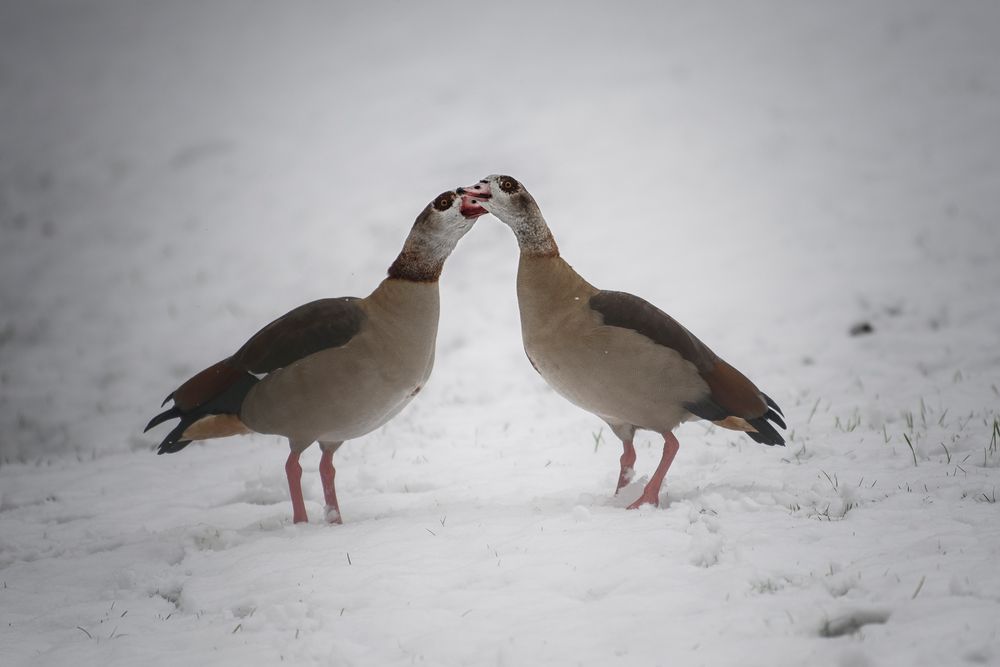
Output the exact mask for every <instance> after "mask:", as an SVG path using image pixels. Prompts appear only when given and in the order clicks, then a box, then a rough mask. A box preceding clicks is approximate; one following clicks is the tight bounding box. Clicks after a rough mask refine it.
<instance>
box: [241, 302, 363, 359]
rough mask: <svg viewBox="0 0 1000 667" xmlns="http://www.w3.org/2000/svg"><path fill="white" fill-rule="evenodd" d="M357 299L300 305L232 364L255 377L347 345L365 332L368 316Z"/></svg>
mask: <svg viewBox="0 0 1000 667" xmlns="http://www.w3.org/2000/svg"><path fill="white" fill-rule="evenodd" d="M358 301H359V299H357V298H355V297H341V298H337V299H320V300H318V301H312V302H310V303H307V304H305V305H302V306H299V307H298V308H295V309H294V310H292V311H290V312H288V313H286V314H285V315H283V316H282V317H279V318H278V319H276V320H275V321H273V322H271V323H270V324H268V325H267V326H266V327H264V328H263V329H261V330H260V331H258V332H257V333H256V334H255V335H254V336H253V338H251V339H250V340H248V341H247V342H246V344H245V345H244V346H243V347H241V348H240V349H239V351H237V352H236V354H234V355H233V356H232V357H231V359H230V362H231V363H232V364H233V365H234V366H236V367H238V368H242V369H245V370H247V371H249V372H251V373H254V374H258V375H259V374H261V373H270V372H271V371H274V370H277V369H279V368H283V367H285V366H289V365H291V364H293V363H295V362H296V361H298V360H299V359H303V358H305V357H308V356H309V355H311V354H315V353H316V352H320V351H322V350H326V349H329V348H332V347H341V346H343V345H346V344H347V343H348V342H350V340H351V339H352V338H354V336H356V335H357V333H358V332H359V331H360V330H361V326H362V325H363V323H364V321H365V313H364V311H363V310H362V309H361V306H359V305H358V303H357V302H358Z"/></svg>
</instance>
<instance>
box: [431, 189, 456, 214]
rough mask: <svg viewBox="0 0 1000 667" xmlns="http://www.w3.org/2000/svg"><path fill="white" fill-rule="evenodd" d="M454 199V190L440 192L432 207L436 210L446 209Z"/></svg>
mask: <svg viewBox="0 0 1000 667" xmlns="http://www.w3.org/2000/svg"><path fill="white" fill-rule="evenodd" d="M453 201H455V193H454V192H442V193H441V194H439V195H438V196H437V199H435V200H434V208H435V209H436V210H438V211H447V210H448V209H449V208H451V204H452V202H453Z"/></svg>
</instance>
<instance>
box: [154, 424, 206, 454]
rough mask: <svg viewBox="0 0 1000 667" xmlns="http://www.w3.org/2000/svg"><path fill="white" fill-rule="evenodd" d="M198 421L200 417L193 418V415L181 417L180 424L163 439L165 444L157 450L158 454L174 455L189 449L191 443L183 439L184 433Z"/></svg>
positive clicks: (162, 443)
mask: <svg viewBox="0 0 1000 667" xmlns="http://www.w3.org/2000/svg"><path fill="white" fill-rule="evenodd" d="M198 419H200V417H193V416H191V415H186V416H184V417H181V421H180V423H179V424H177V426H175V427H174V428H173V430H172V431H170V433H168V434H167V437H165V438H164V439H163V442H161V443H160V446H159V448H157V450H156V453H157V454H173V453H175V452H179V451H181V450H182V449H184V448H185V447H187V446H188V445H189V444H190V443H191V441H190V440H184V439H182V436H183V435H184V431H186V430H187V427H188V426H190V425H191V424H193V423H195V422H196V421H198Z"/></svg>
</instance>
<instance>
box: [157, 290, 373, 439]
mask: <svg viewBox="0 0 1000 667" xmlns="http://www.w3.org/2000/svg"><path fill="white" fill-rule="evenodd" d="M357 301H358V299H357V298H355V297H342V298H339V299H320V300H318V301H312V302H310V303H307V304H305V305H302V306H299V307H298V308H295V309H294V310H292V311H290V312H288V313H286V314H284V315H282V316H281V317H279V318H278V319H276V320H274V321H273V322H271V323H270V324H268V325H267V326H266V327H264V328H263V329H261V330H260V331H258V332H257V333H256V334H255V335H254V336H253V337H252V338H251V339H250V340H248V341H247V342H246V344H245V345H243V347H241V348H240V349H239V350H238V351H237V352H236V354H234V355H233V356H231V357H229V358H228V359H224V360H222V361H220V362H218V363H216V364H213V365H212V366H209V367H208V368H206V369H205V370H203V371H201V372H200V373H198V374H196V375H195V376H194V377H192V378H191V379H189V380H188V381H187V382H185V383H184V384H182V385H181V386H180V387H178V388H177V390H176V391H174V392H173V393H172V394H170V395H169V396H167V400H165V401H164V403H166V402H167V401H169V400H171V399H173V401H174V404H173V405H172V406H171V407H170V408H168V409H167V410H165V411H164V412H161V413H160V414H158V415H156V416H155V417H153V418H152V419H151V420H150V421H149V424H147V425H146V429H145V430H146V431H148V430H149V429H151V428H153V427H154V426H156V425H157V424H161V423H163V422H165V421H169V420H171V419H174V418H180V422H179V423H178V424H177V425H176V426H175V427H174V429H173V430H172V431H171V432H170V433H169V434H167V437H166V438H164V440H163V442H162V443H160V448H159V453H160V454H163V453H169V452H176V451H180V450H181V449H183V448H184V447H185V446H186V445H187V444H188V442H190V440H185V439H184V437H183V436H184V431H185V430H186V429H187V427H188V426H190V425H192V424H194V423H195V422H197V421H198V420H200V419H202V418H204V417H208V416H211V415H238V414H239V411H240V407H241V406H242V404H243V399H244V398H246V395H247V393H248V392H249V391H250V389H251V388H253V386H254V385H255V384H256V383H257V382H258V377H257V376H259V375H261V374H266V373H270V372H272V371H275V370H277V369H279V368H282V367H284V366H288V365H290V364H292V363H294V362H296V361H298V360H299V359H302V358H304V357H307V356H309V355H311V354H315V353H316V352H320V351H321V350H326V349H329V348H334V347H340V346H342V345H346V344H347V343H348V342H349V341H350V340H351V339H352V338H354V336H355V335H357V333H358V332H359V331H360V330H361V326H362V324H363V323H364V320H365V314H364V311H363V310H362V309H361V307H360V306H359V305H358V304H357Z"/></svg>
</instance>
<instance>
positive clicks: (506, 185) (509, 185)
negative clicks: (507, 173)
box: [500, 178, 517, 192]
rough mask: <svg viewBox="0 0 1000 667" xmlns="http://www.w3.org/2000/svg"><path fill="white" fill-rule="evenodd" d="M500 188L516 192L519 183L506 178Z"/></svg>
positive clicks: (501, 182)
mask: <svg viewBox="0 0 1000 667" xmlns="http://www.w3.org/2000/svg"><path fill="white" fill-rule="evenodd" d="M500 189H501V190H503V191H504V192H514V190H516V189H517V183H515V182H514V181H513V180H512V179H509V178H505V179H503V180H502V181H500Z"/></svg>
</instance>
